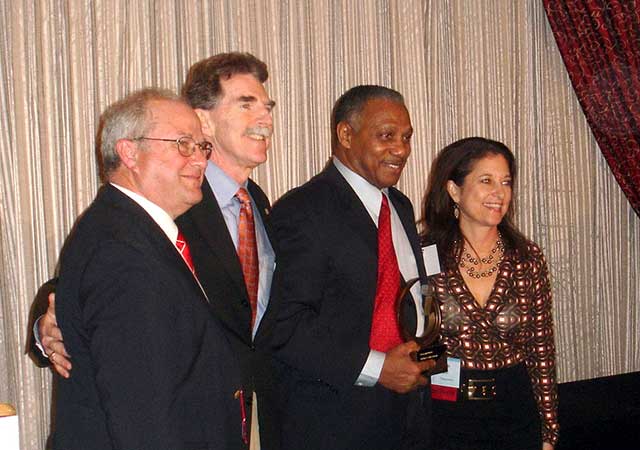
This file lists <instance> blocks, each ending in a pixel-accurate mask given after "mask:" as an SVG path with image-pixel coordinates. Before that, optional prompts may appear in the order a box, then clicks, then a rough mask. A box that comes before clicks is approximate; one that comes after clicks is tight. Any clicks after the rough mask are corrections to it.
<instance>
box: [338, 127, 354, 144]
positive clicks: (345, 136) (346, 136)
mask: <svg viewBox="0 0 640 450" xmlns="http://www.w3.org/2000/svg"><path fill="white" fill-rule="evenodd" d="M336 133H337V135H338V142H339V143H340V145H342V146H343V147H344V148H351V138H352V137H353V128H352V127H351V125H349V123H348V122H345V121H342V122H338V125H336Z"/></svg>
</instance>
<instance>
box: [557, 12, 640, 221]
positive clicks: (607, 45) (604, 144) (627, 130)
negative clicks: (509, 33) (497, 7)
mask: <svg viewBox="0 0 640 450" xmlns="http://www.w3.org/2000/svg"><path fill="white" fill-rule="evenodd" d="M544 6H545V10H546V12H547V17H548V18H549V23H550V24H551V29H552V30H553V35H554V37H555V39H556V42H557V43H558V47H559V49H560V53H561V54H562V59H563V60H564V63H565V65H566V67H567V70H568V72H569V77H570V78H571V82H572V83H573V87H574V89H575V91H576V94H577V96H578V99H579V101H580V104H581V105H582V108H583V110H584V113H585V115H586V117H587V121H588V122H589V125H590V126H591V129H592V131H593V134H594V136H595V138H596V141H597V142H598V145H599V146H600V150H601V151H602V153H603V155H604V157H605V159H606V160H607V163H608V164H609V167H611V170H612V171H613V174H614V176H615V178H616V180H617V181H618V183H619V184H620V186H621V187H622V190H623V191H624V193H625V195H626V196H627V198H628V199H629V202H630V203H631V206H632V207H633V209H634V210H635V212H636V214H639V215H640V98H639V96H640V74H639V73H640V1H638V0H563V1H558V0H544Z"/></svg>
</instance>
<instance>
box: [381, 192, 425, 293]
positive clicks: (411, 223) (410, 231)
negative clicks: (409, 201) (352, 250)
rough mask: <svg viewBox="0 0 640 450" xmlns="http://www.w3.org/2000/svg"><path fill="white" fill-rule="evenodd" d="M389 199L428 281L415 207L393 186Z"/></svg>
mask: <svg viewBox="0 0 640 450" xmlns="http://www.w3.org/2000/svg"><path fill="white" fill-rule="evenodd" d="M389 199H390V200H391V203H393V207H394V208H395V210H396V212H397V213H398V217H400V222H401V223H402V227H403V228H404V231H405V233H407V238H408V239H409V245H411V250H412V251H413V256H414V257H415V259H416V264H417V266H418V275H419V276H420V279H421V280H422V282H426V271H425V269H424V263H423V260H422V249H421V247H420V239H419V238H418V232H417V230H416V224H415V217H414V216H413V208H411V207H410V205H406V203H405V199H406V197H404V196H403V195H402V194H401V193H400V191H398V190H397V189H395V188H393V187H392V188H389Z"/></svg>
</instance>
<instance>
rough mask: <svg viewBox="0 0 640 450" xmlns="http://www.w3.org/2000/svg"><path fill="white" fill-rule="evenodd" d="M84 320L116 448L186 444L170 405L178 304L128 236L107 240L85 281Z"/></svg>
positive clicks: (82, 292)
mask: <svg viewBox="0 0 640 450" xmlns="http://www.w3.org/2000/svg"><path fill="white" fill-rule="evenodd" d="M81 286H82V288H81V292H80V300H81V305H80V306H81V314H82V323H84V324H85V325H86V329H87V333H88V335H89V336H88V337H89V342H90V346H89V351H90V353H91V359H92V361H93V362H94V369H95V377H96V384H97V389H98V393H99V396H100V400H101V403H102V405H103V407H104V409H105V413H106V417H107V424H108V430H109V433H110V435H111V438H112V440H113V444H114V447H115V448H126V449H128V448H130V449H134V448H135V449H138V450H146V449H149V450H151V449H153V450H158V449H166V450H169V449H176V448H181V446H182V443H181V442H180V440H179V432H178V431H177V430H176V429H175V424H174V423H173V422H172V420H171V413H170V408H171V404H172V397H173V395H172V394H173V393H174V392H175V390H176V389H177V381H176V378H177V377H179V374H178V373H176V372H177V368H176V367H172V365H173V363H172V360H173V359H174V358H176V355H179V353H178V352H179V351H180V349H179V348H175V346H174V342H175V341H177V339H175V340H174V337H175V336H174V334H175V333H177V332H178V330H176V321H175V319H176V317H175V314H176V313H175V311H172V310H171V304H172V302H170V301H168V299H167V296H168V295H171V294H170V293H171V292H172V290H171V289H168V288H167V287H166V286H164V281H163V280H161V279H159V275H158V274H155V273H153V270H152V266H151V265H150V264H149V262H147V261H145V260H144V259H143V257H142V255H141V254H140V253H138V252H137V251H136V250H135V249H133V248H132V247H129V246H127V245H125V244H122V243H114V242H111V243H106V244H103V245H102V246H101V247H100V248H99V249H98V251H97V252H96V254H95V255H94V257H93V258H91V260H90V262H89V264H88V265H87V267H86V270H85V273H84V276H83V279H82V283H81Z"/></svg>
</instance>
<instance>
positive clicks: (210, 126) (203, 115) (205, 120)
mask: <svg viewBox="0 0 640 450" xmlns="http://www.w3.org/2000/svg"><path fill="white" fill-rule="evenodd" d="M195 112H196V115H197V116H198V119H200V127H201V128H202V134H204V136H205V138H206V139H208V140H211V137H212V136H213V135H214V134H215V123H214V121H213V120H212V119H211V111H209V110H206V109H199V108H196V109H195Z"/></svg>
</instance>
